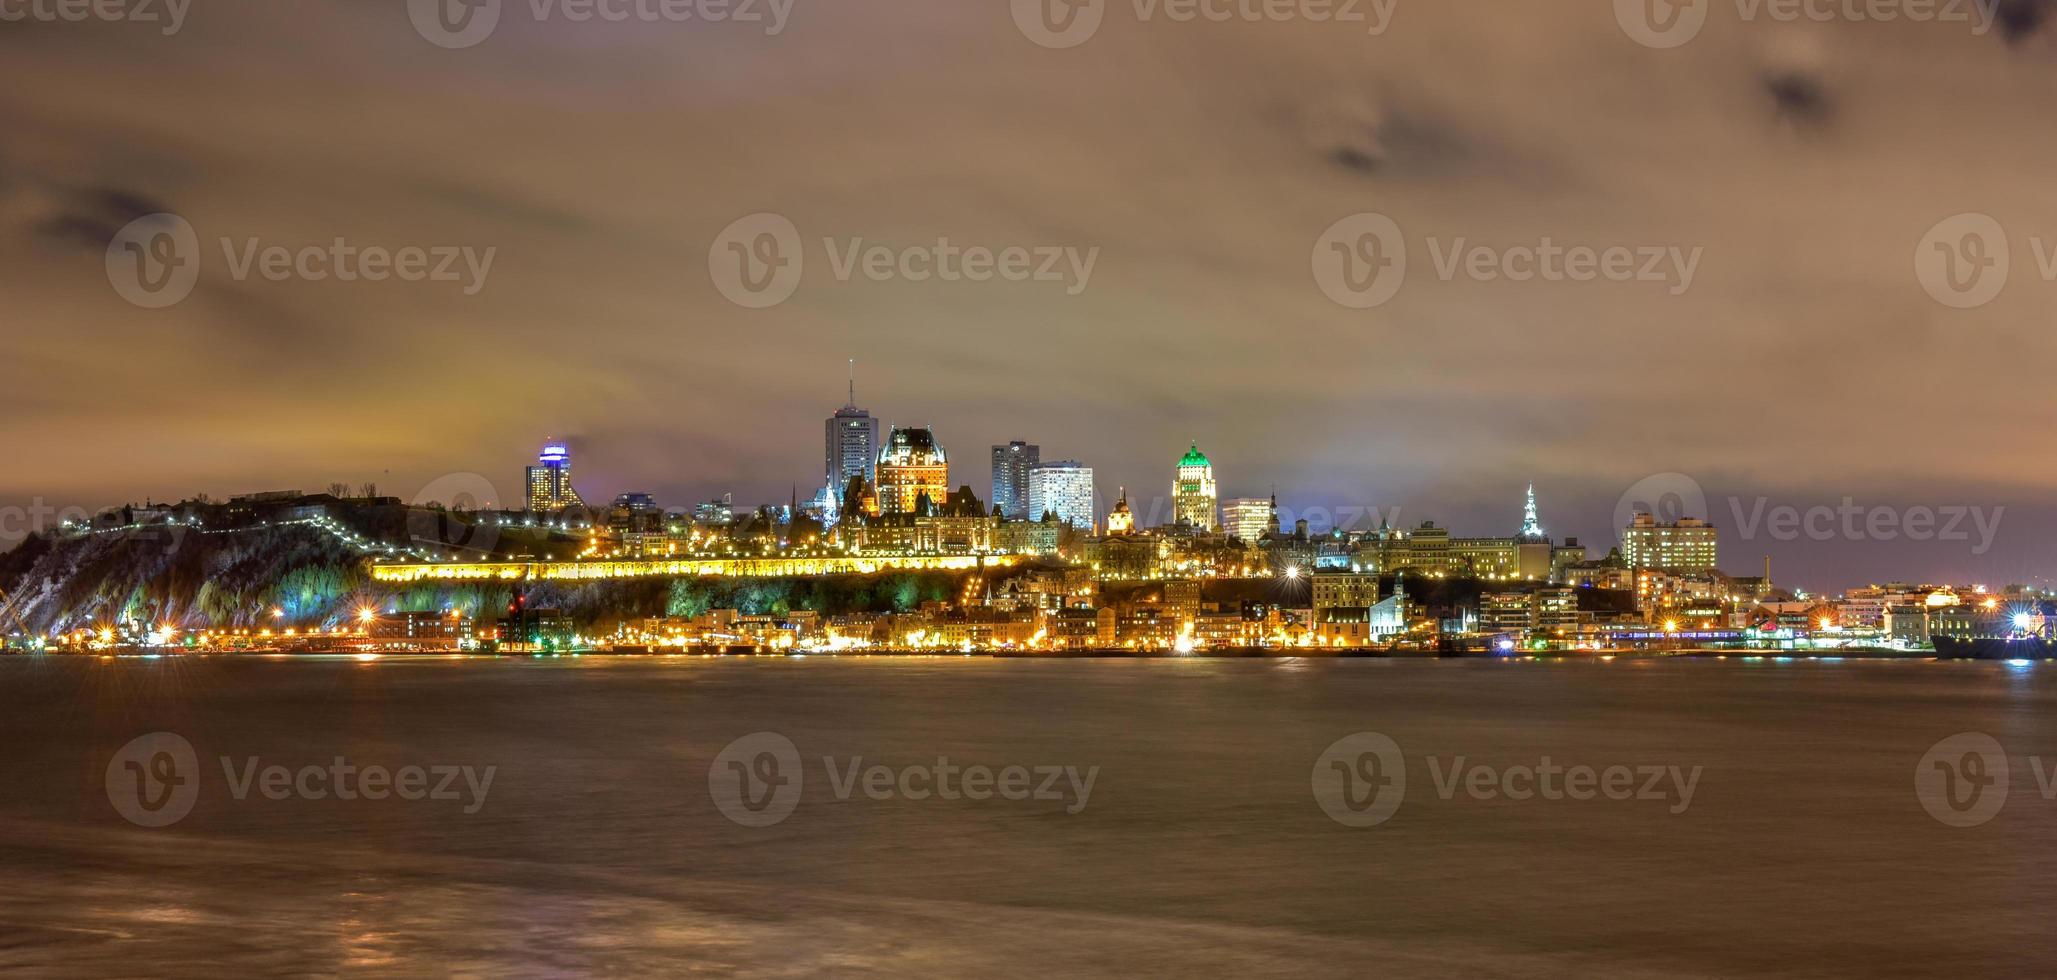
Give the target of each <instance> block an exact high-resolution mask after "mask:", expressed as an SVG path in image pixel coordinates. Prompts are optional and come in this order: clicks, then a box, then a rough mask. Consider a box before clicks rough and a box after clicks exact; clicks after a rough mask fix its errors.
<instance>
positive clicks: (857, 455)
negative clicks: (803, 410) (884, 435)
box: [822, 361, 879, 489]
mask: <svg viewBox="0 0 2057 980" xmlns="http://www.w3.org/2000/svg"><path fill="white" fill-rule="evenodd" d="M822 430H823V435H824V436H825V445H824V447H823V450H824V455H823V457H822V473H823V474H824V475H825V476H826V478H827V482H828V484H829V485H831V486H834V487H837V488H838V489H840V488H841V487H843V486H844V485H845V484H848V483H849V482H850V478H851V477H853V476H861V477H863V478H864V479H866V480H870V479H872V478H873V472H872V467H873V465H874V464H875V463H876V461H877V459H878V451H879V422H878V419H875V418H872V417H871V413H870V412H867V411H865V410H864V409H861V408H858V407H857V374H856V362H855V361H852V362H851V374H850V400H849V401H848V402H846V403H845V404H844V405H843V407H842V408H839V409H836V413H835V414H834V415H831V416H829V417H828V420H827V421H826V422H824V423H822Z"/></svg>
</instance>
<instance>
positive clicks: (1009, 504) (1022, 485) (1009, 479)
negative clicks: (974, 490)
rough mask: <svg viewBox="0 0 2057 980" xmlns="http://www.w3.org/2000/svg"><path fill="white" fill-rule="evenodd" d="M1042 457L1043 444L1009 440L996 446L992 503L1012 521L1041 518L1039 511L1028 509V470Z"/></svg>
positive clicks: (994, 451)
mask: <svg viewBox="0 0 2057 980" xmlns="http://www.w3.org/2000/svg"><path fill="white" fill-rule="evenodd" d="M1042 458H1043V448H1042V447H1041V446H1031V445H1029V444H1028V443H1025V442H1010V443H1008V444H1007V445H1004V446H994V447H993V506H995V507H998V508H1000V516H1001V517H1005V518H1007V519H1008V520H1011V521H1020V520H1030V521H1035V520H1041V519H1042V517H1043V515H1042V514H1041V513H1040V512H1031V511H1030V509H1029V499H1028V494H1029V471H1030V470H1032V469H1034V468H1035V466H1036V464H1037V463H1039V462H1041V461H1042Z"/></svg>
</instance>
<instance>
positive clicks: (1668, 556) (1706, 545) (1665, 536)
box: [1621, 511, 1715, 572]
mask: <svg viewBox="0 0 2057 980" xmlns="http://www.w3.org/2000/svg"><path fill="white" fill-rule="evenodd" d="M1621 558H1622V561H1623V563H1625V564H1627V565H1628V567H1630V568H1650V569H1659V570H1662V571H1680V572H1699V571H1713V570H1714V568H1715V533H1714V525H1712V524H1709V523H1707V522H1706V521H1703V520H1701V519H1699V518H1697V517H1681V518H1679V519H1678V521H1677V522H1676V523H1672V522H1664V521H1659V520H1657V518H1655V517H1653V516H1651V515H1650V514H1647V513H1644V512H1641V511H1637V512H1636V516H1635V517H1634V518H1632V519H1630V521H1629V525H1628V526H1627V527H1625V528H1622V529H1621Z"/></svg>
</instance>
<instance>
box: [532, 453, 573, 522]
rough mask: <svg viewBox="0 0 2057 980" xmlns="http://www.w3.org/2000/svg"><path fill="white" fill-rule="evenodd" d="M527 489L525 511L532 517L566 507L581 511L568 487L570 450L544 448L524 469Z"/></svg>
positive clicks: (569, 483)
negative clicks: (531, 464)
mask: <svg viewBox="0 0 2057 980" xmlns="http://www.w3.org/2000/svg"><path fill="white" fill-rule="evenodd" d="M523 482H524V483H526V484H527V486H528V509H529V510H530V511H531V512H534V513H540V514H548V513H555V512H557V511H560V510H563V509H565V508H566V507H583V506H585V501H584V500H581V499H579V492H578V491H577V490H575V489H573V488H572V485H571V450H570V449H569V448H568V447H566V446H565V445H564V444H563V443H561V442H553V443H549V444H547V445H545V446H544V447H543V451H542V452H541V453H540V454H538V455H537V457H536V465H534V466H531V467H529V468H528V477H527V479H526V480H524V481H523Z"/></svg>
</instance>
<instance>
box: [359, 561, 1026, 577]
mask: <svg viewBox="0 0 2057 980" xmlns="http://www.w3.org/2000/svg"><path fill="white" fill-rule="evenodd" d="M1020 561H1021V557H1020V556H1019V555H898V556H886V555H871V556H834V557H807V558H644V559H608V560H601V561H508V562H376V563H374V564H373V565H372V566H371V577H372V579H373V580H374V581H379V582H422V581H448V582H462V581H486V580H491V579H509V580H513V579H531V580H552V579H557V580H565V579H571V580H577V579H617V578H701V577H728V578H804V577H807V576H813V575H871V574H874V573H877V572H903V571H972V570H975V569H979V568H1006V567H1009V566H1012V565H1015V564H1018V563H1020Z"/></svg>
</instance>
